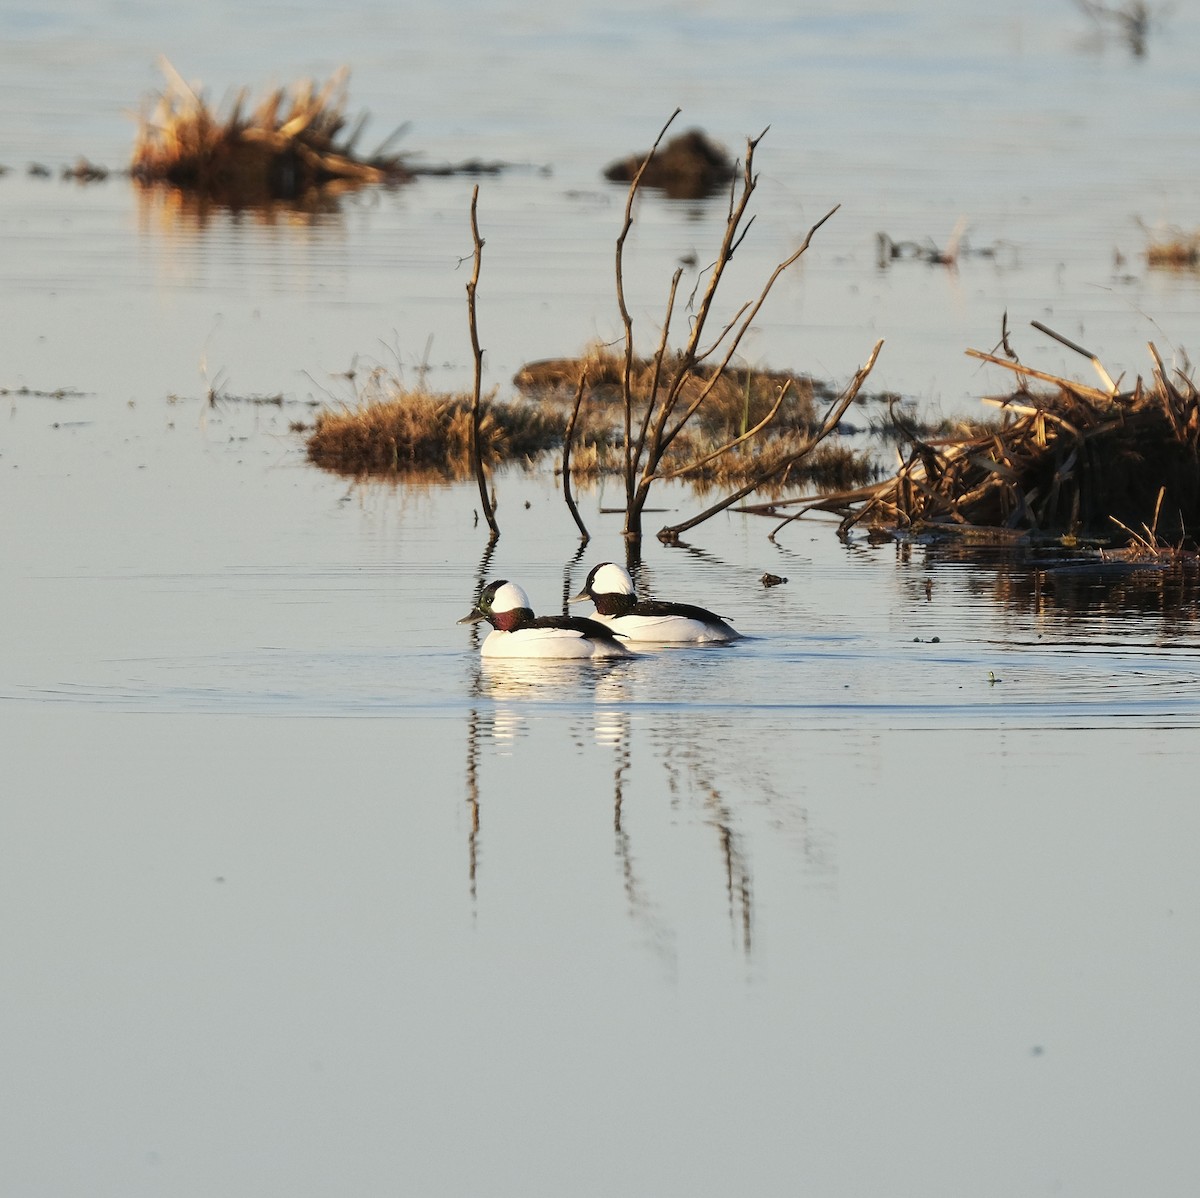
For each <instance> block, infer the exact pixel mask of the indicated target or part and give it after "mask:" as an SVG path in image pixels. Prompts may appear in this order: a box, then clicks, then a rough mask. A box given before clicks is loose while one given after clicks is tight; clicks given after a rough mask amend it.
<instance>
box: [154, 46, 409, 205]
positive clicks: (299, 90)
mask: <svg viewBox="0 0 1200 1198" xmlns="http://www.w3.org/2000/svg"><path fill="white" fill-rule="evenodd" d="M160 64H161V66H162V70H163V72H164V74H165V75H166V78H167V83H166V86H165V88H164V90H163V92H162V93H161V94H160V95H159V96H158V98H157V100H156V102H155V104H154V107H153V109H152V110H151V111H150V112H149V113H147V112H146V111H145V109H143V112H142V114H141V116H140V118H139V123H138V132H137V136H136V139H135V143H134V150H133V159H132V162H131V165H130V173H131V174H132V175H133V177H134V178H136V179H138V180H140V181H142V182H145V183H156V182H165V183H169V184H172V185H173V186H175V187H179V188H183V189H185V190H188V191H193V192H197V193H200V194H202V195H205V196H210V197H212V198H214V199H216V200H218V201H219V202H222V203H226V204H230V205H233V206H241V205H255V204H263V203H269V202H271V201H274V200H294V199H298V198H300V197H302V196H304V195H306V194H308V193H310V192H312V191H314V190H317V189H322V188H334V189H338V188H340V189H343V190H344V189H348V188H355V187H361V186H363V185H366V184H372V183H389V182H399V181H402V180H404V179H406V178H408V177H409V174H408V171H407V169H406V167H405V165H404V162H403V159H402V158H401V157H400V156H399V155H397V154H392V153H388V152H387V146H388V144H389V143H390V142H391V141H392V140H393V138H394V136H395V134H393V138H389V139H388V140H387V141H386V142H384V144H383V145H382V146H380V147H379V149H378V150H377V151H376V152H375V154H374V155H371V156H370V157H367V158H361V157H359V156H358V155H357V154H356V149H355V147H356V144H357V142H358V139H359V137H360V136H361V134H362V131H363V128H364V126H365V124H366V114H362V115H360V116H359V117H358V118H357V120H356V121H355V122H354V123H353V125H350V124H349V122H348V119H347V117H346V111H345V110H346V84H347V79H348V73H347V72H346V70H345V69H342V70H340V71H338V72H337V73H336V74H334V75H333V77H332V78H330V79H329V81H328V82H327V83H325V84H324V85H323V86H321V87H318V86H317V84H316V83H315V82H313V81H311V80H302V81H300V82H298V83H296V84H294V85H293V86H292V87H291V88H277V89H276V90H274V91H272V92H268V93H267V94H266V95H265V96H264V97H262V98H261V99H260V100H259V101H258V102H257V104H255V105H254V106H253V107H248V103H249V92H248V89H245V88H243V89H242V90H241V91H239V92H238V93H237V94H236V96H235V97H234V99H233V101H232V103H231V104H230V105H229V108H228V112H227V113H225V114H224V115H222V114H221V113H219V112H217V111H216V110H214V109H213V108H211V107H210V106H209V104H208V102H207V101H206V100H205V99H204V97H203V96H202V95H200V94H198V93H197V92H196V91H195V90H193V88H191V87H190V86H189V85H188V84H187V83H186V82H185V81H184V80H183V78H182V77H181V76H180V75H179V73H178V72H177V71H176V70H175V68H174V67H173V66H172V65H171V64H170V63H169V62H168V61H167V60H166V59H161V60H160Z"/></svg>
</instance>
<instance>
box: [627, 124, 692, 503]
mask: <svg viewBox="0 0 1200 1198" xmlns="http://www.w3.org/2000/svg"><path fill="white" fill-rule="evenodd" d="M682 111H683V109H681V108H676V109H675V111H674V112H673V113H671V115H670V116H669V117H668V118H667V120H666V123H665V124H664V125H663V127H662V128H661V129H660V130H659V131H658V136H657V137H656V138H655V139H654V144H653V145H652V146H651V147H650V150H649V153H647V155H646V157H645V159H644V160H643V162H642V165H641V166H639V167H638V169H637V174H635V175H634V176H633V179H632V180H631V182H630V184H629V194H628V196H627V197H626V199H625V220H624V223H623V224H622V225H621V232H620V235H619V236H618V237H617V261H616V272H617V307H618V308H619V309H620V312H621V322H622V323H623V324H624V326H625V370H624V375H623V377H622V381H621V396H622V399H623V400H624V404H625V499H626V504H627V510H628V505H629V504H632V502H633V475H634V465H633V392H632V389H631V384H630V375H631V374H632V372H633V317H632V316H630V314H629V307H628V305H627V304H626V303H625V277H624V257H625V239H626V238H627V237H628V236H629V231H630V229H632V228H633V201H634V199H635V197H636V196H637V192H638V186H639V185H640V184H641V181H642V175H643V174H645V171H646V168H647V167H648V166H649V165H650V160H651V159H652V158H653V157H654V153H655V151H656V150H657V149H658V147H659V145H660V144H661V142H662V139H663V138H664V137H665V136H666V133H667V130H668V129H669V128H670V127H671V124H672V122H673V121H674V120H675V118H676V117H677V116H678V115H679V114H680V113H681V112H682Z"/></svg>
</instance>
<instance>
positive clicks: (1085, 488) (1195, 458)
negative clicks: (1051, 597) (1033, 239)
mask: <svg viewBox="0 0 1200 1198" xmlns="http://www.w3.org/2000/svg"><path fill="white" fill-rule="evenodd" d="M1034 325H1035V327H1036V328H1038V329H1039V330H1040V331H1042V332H1044V333H1046V334H1048V335H1049V336H1052V337H1054V338H1055V339H1056V340H1058V341H1060V342H1062V343H1063V344H1065V345H1067V346H1068V347H1069V348H1071V349H1073V350H1076V351H1077V352H1079V353H1081V354H1083V355H1084V356H1086V357H1088V358H1089V359H1091V361H1092V364H1093V365H1094V367H1095V368H1096V371H1097V373H1098V374H1099V375H1100V378H1101V380H1102V382H1103V383H1104V388H1103V389H1100V388H1096V387H1088V386H1085V385H1083V384H1081V383H1078V382H1074V381H1072V380H1070V379H1066V378H1060V377H1058V376H1055V375H1051V374H1047V373H1044V372H1042V371H1038V370H1034V369H1032V368H1030V367H1027V366H1024V365H1022V364H1021V363H1020V362H1019V361H1014V360H1011V359H1009V358H1000V357H997V356H995V355H994V354H990V353H983V352H981V351H979V350H968V351H967V352H968V353H969V354H971V355H972V356H974V357H977V358H980V359H982V360H984V361H987V362H991V363H993V364H995V365H998V366H1002V367H1004V368H1005V369H1008V370H1012V371H1014V372H1016V373H1017V374H1018V375H1019V376H1020V380H1021V383H1020V387H1019V389H1018V390H1017V391H1016V392H1015V393H1014V394H1012V395H1010V396H1008V397H1007V398H1003V399H995V400H989V401H987V402H990V403H993V404H995V405H996V406H998V407H999V408H1000V410H1001V413H1002V417H1003V420H1002V423H1001V424H1000V425H998V426H995V427H991V428H987V429H983V430H981V431H977V432H974V433H966V434H963V435H959V436H951V437H946V438H940V439H936V440H924V439H921V438H917V437H913V438H912V439H911V440H910V443H909V448H908V452H907V454H906V455H903V456H902V458H901V464H900V469H899V470H898V471H897V473H896V474H895V475H894V477H892V478H890V479H887V480H885V481H883V482H880V483H877V484H874V485H872V486H868V487H862V488H859V489H857V490H854V491H846V492H843V493H841V494H838V495H827V496H817V497H812V498H807V499H801V500H796V501H792V502H793V503H794V504H795V505H796V506H797V507H799V508H800V510H801V511H805V510H825V511H830V512H835V513H837V514H839V515H840V516H841V517H842V524H841V532H842V534H843V535H845V534H846V533H848V532H849V530H850V529H851V528H853V527H854V526H855V525H858V524H864V525H865V526H867V527H870V528H872V529H874V530H882V531H883V532H884V533H886V534H892V535H905V534H910V533H914V532H920V533H940V534H942V535H946V536H956V537H959V538H962V539H964V540H972V541H974V542H976V543H984V542H986V543H991V544H998V543H1004V542H1016V541H1019V540H1028V539H1030V538H1043V539H1046V538H1049V539H1060V540H1061V539H1062V538H1067V539H1068V543H1070V544H1074V543H1075V542H1076V541H1077V540H1078V539H1079V538H1083V537H1091V538H1095V539H1097V540H1098V541H1099V542H1101V543H1105V544H1117V545H1124V546H1127V547H1133V548H1135V549H1138V550H1139V551H1140V552H1145V553H1157V552H1160V551H1162V549H1163V547H1165V546H1176V547H1178V546H1180V545H1182V543H1183V542H1185V541H1193V542H1194V541H1195V540H1196V539H1197V538H1198V537H1200V449H1198V442H1200V392H1198V391H1197V388H1196V386H1195V384H1194V382H1193V381H1192V379H1191V377H1190V376H1189V375H1188V374H1187V373H1186V372H1183V371H1178V370H1177V371H1174V372H1168V371H1167V369H1166V367H1165V366H1164V365H1163V362H1162V359H1161V357H1160V356H1159V354H1158V351H1157V349H1155V347H1154V346H1153V344H1151V346H1150V352H1151V355H1152V358H1153V361H1154V373H1153V381H1152V382H1151V383H1150V384H1146V383H1144V382H1143V381H1142V379H1140V378H1139V379H1138V380H1137V381H1136V383H1135V385H1134V387H1133V388H1132V389H1131V390H1121V389H1119V388H1118V386H1117V384H1116V383H1115V382H1114V381H1113V380H1112V378H1111V377H1110V376H1109V374H1108V372H1107V371H1106V370H1105V369H1104V367H1103V366H1102V365H1101V363H1100V362H1099V361H1098V360H1097V358H1096V357H1095V355H1094V354H1091V353H1090V352H1089V351H1087V350H1085V349H1083V348H1082V347H1081V346H1078V345H1076V344H1075V343H1074V342H1071V341H1069V340H1067V339H1066V338H1065V337H1062V336H1061V335H1059V334H1057V333H1054V332H1053V330H1050V329H1047V328H1046V327H1045V326H1044V325H1041V324H1038V323H1037V322H1034ZM1034 381H1036V382H1038V383H1042V384H1049V385H1050V389H1048V390H1039V391H1034V390H1032V389H1031V386H1032V384H1033V382H1034ZM785 506H788V505H787V504H775V505H770V506H769V507H766V506H764V507H759V508H750V509H747V510H757V511H760V512H761V513H762V514H770V515H774V514H779V512H778V509H780V508H783V507H785ZM793 518H795V516H791V517H789V519H793ZM781 527H782V526H781Z"/></svg>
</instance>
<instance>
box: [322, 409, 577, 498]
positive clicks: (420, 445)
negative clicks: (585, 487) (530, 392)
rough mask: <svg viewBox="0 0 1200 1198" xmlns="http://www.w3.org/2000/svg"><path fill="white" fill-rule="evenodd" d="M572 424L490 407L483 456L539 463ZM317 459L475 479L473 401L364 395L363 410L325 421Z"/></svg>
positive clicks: (328, 414)
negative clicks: (524, 459) (536, 460)
mask: <svg viewBox="0 0 1200 1198" xmlns="http://www.w3.org/2000/svg"><path fill="white" fill-rule="evenodd" d="M564 424H565V421H563V420H562V419H560V418H559V417H557V416H556V415H555V414H554V413H546V412H542V411H539V410H537V409H535V408H533V407H531V406H530V405H529V404H525V403H499V402H496V401H494V400H493V401H487V402H485V404H484V407H483V415H482V420H481V424H480V434H481V446H480V448H481V451H482V454H483V458H484V460H485V461H486V462H488V463H490V464H496V463H499V462H504V461H512V460H518V459H522V458H526V459H528V458H533V457H536V456H537V455H538V454H540V453H543V452H545V451H546V450H548V449H550V448H553V446H555V445H556V444H558V443H559V442H560V441H561V439H562V434H563V428H564ZM308 457H309V460H310V461H312V462H314V463H315V464H316V465H318V466H323V467H325V468H326V469H328V470H336V471H338V472H340V473H343V474H354V475H359V474H369V473H382V474H396V473H401V472H407V471H414V470H417V471H429V470H434V471H437V472H439V473H440V474H441V475H442V477H445V478H448V479H456V478H466V477H468V476H469V475H470V474H471V397H470V396H469V395H465V394H464V395H435V394H431V393H429V392H425V391H400V390H397V389H395V388H393V389H392V392H391V394H379V392H378V389H376V391H375V392H374V393H372V394H368V395H366V396H364V397H363V398H362V399H361V401H360V403H359V404H358V406H356V407H352V408H351V407H347V408H344V409H341V410H326V411H323V412H321V413H319V414H318V416H317V419H316V424H315V427H314V429H313V432H312V435H311V436H310V437H309V439H308Z"/></svg>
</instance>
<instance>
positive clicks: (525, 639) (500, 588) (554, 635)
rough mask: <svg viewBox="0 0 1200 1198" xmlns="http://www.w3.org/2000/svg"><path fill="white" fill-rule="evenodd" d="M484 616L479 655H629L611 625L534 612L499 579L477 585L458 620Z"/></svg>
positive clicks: (471, 621)
mask: <svg viewBox="0 0 1200 1198" xmlns="http://www.w3.org/2000/svg"><path fill="white" fill-rule="evenodd" d="M479 620H486V621H487V622H488V623H489V624H490V625H491V626H492V628H493V631H492V632H489V633H488V634H487V636H486V637H484V640H483V645H482V646H481V648H480V652H481V653H482V654H483V656H484V657H557V658H562V657H633V656H635V654H633V653H631V652H630V651H629V650H628V649H626V648H625V645H624V644H623V643H622V642H621V641H620V640H619V639H618V638H617V635H616V633H615V632H614V630H613V629H611V628H609V627H608V626H607V625H605V624H601V623H600V621H599V620H588V619H585V618H584V617H583V616H535V615H534V614H533V608H532V607H531V606H530V603H529V596H528V595H526V594H525V592H524V591H523V590H522V589H521V588H520V587H519V586H517V584H516V583H515V582H509V581H507V580H506V579H503V578H502V579H499V580H498V581H496V582H493V583H489V584H488V586H486V587H484V588H483V593H482V594H481V595H480V596H479V603H478V604H477V605H476V606H475V608H474V610H473V611H471V612H468V613H467V615H465V616H463V618H462V619H461V620H459V621H458V622H459V623H460V624H474V623H477V622H478V621H479Z"/></svg>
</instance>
